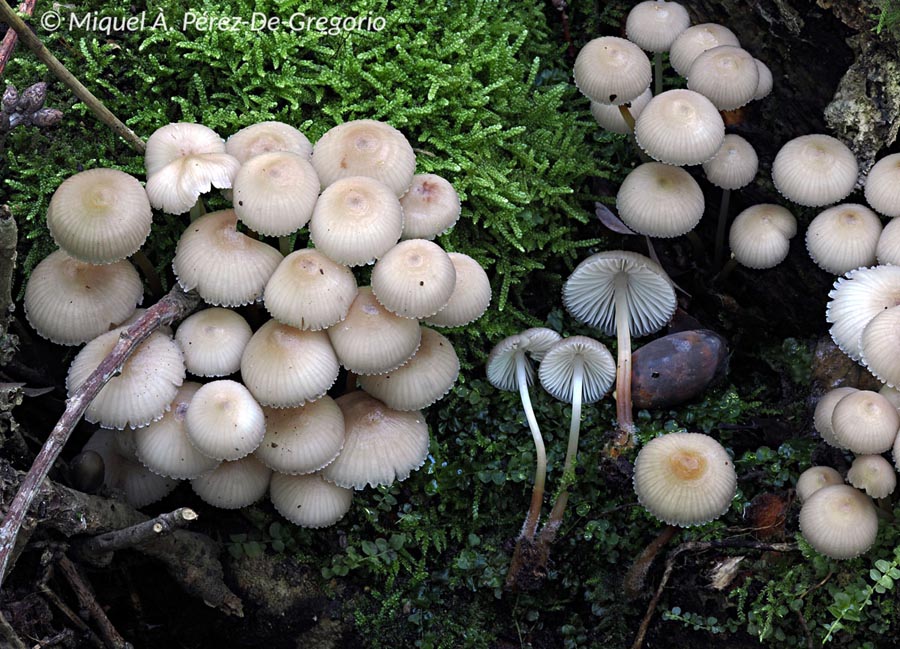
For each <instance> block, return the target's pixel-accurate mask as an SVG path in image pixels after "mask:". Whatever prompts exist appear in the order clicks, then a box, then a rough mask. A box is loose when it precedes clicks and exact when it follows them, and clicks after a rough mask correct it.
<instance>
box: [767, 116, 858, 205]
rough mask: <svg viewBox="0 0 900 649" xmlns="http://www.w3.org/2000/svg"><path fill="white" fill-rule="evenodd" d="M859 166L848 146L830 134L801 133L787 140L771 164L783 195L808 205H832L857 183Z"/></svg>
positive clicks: (800, 203) (773, 176) (775, 179)
mask: <svg viewBox="0 0 900 649" xmlns="http://www.w3.org/2000/svg"><path fill="white" fill-rule="evenodd" d="M858 174H859V167H858V165H857V163H856V156H855V155H853V152H852V151H851V150H850V149H849V148H847V145H846V144H844V143H843V142H841V141H840V140H838V139H835V138H833V137H831V136H830V135H823V134H821V133H816V134H813V135H801V136H800V137H797V138H794V139H793V140H790V141H789V142H787V143H786V144H785V145H784V146H783V147H781V149H779V151H778V154H777V155H776V156H775V161H774V162H773V163H772V181H773V182H774V183H775V188H776V189H777V190H778V191H779V192H780V193H781V195H782V196H784V197H785V198H787V199H788V200H791V201H794V202H795V203H798V204H799V205H806V206H807V207H821V206H824V205H831V204H832V203H837V202H838V201H840V200H842V199H844V198H846V197H847V195H848V194H849V193H850V192H852V191H853V187H854V186H855V185H856V180H857V176H858Z"/></svg>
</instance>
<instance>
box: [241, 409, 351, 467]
mask: <svg viewBox="0 0 900 649" xmlns="http://www.w3.org/2000/svg"><path fill="white" fill-rule="evenodd" d="M263 413H264V414H265V417H266V435H265V437H263V440H262V442H261V443H260V445H259V447H258V448H257V449H256V450H255V451H254V453H255V454H256V457H257V458H258V459H259V460H260V461H261V462H262V463H263V464H265V465H266V466H267V467H269V468H270V469H272V470H273V471H278V472H279V473H287V474H290V475H298V474H307V473H313V472H314V471H319V470H321V469H323V468H325V467H326V466H328V465H329V464H331V463H332V462H333V461H334V459H335V458H336V457H337V456H338V453H340V452H341V448H342V447H343V446H344V415H343V414H341V409H340V408H339V407H338V405H337V404H336V403H335V402H334V399H332V398H331V397H329V396H327V395H326V396H324V397H322V398H321V399H317V400H316V401H311V402H309V403H306V404H304V405H302V406H298V407H296V408H267V407H264V408H263Z"/></svg>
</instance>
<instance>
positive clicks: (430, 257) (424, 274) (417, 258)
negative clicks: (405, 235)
mask: <svg viewBox="0 0 900 649" xmlns="http://www.w3.org/2000/svg"><path fill="white" fill-rule="evenodd" d="M455 286H456V269H455V268H454V266H453V262H452V261H450V257H448V256H447V253H446V252H444V249H443V248H441V247H440V246H439V245H437V244H436V243H433V242H431V241H426V240H425V239H407V240H406V241H401V242H400V243H398V244H397V245H396V246H394V247H393V248H391V249H390V250H388V251H387V252H386V253H385V254H384V256H383V257H382V258H381V259H379V260H378V261H377V262H376V263H375V267H374V268H373V269H372V292H373V293H374V294H375V297H376V298H378V301H379V302H381V304H382V306H384V308H386V309H387V310H388V311H390V312H392V313H396V314H397V315H399V316H402V317H404V318H428V317H430V316H433V315H434V314H435V313H437V312H438V311H440V310H441V309H442V308H443V307H444V306H446V305H447V302H449V301H450V296H451V295H452V294H453V289H454V287H455Z"/></svg>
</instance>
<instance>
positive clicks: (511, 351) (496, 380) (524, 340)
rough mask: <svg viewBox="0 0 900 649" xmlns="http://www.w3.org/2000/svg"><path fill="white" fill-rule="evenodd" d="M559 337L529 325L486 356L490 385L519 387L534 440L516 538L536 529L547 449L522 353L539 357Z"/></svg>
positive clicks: (528, 364) (530, 535)
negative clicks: (526, 502) (530, 483)
mask: <svg viewBox="0 0 900 649" xmlns="http://www.w3.org/2000/svg"><path fill="white" fill-rule="evenodd" d="M559 339H560V335H559V334H558V333H556V332H555V331H553V330H552V329H544V328H536V329H528V330H526V331H524V332H522V333H520V334H517V335H515V336H509V337H508V338H504V339H503V340H501V341H500V342H499V343H497V344H496V345H495V346H494V349H492V350H491V353H490V355H489V356H488V361H487V366H486V368H485V369H486V371H487V378H488V381H490V383H491V385H493V386H494V387H495V388H497V389H499V390H509V391H515V390H518V391H519V397H520V398H521V400H522V408H524V410H525V419H526V420H527V421H528V427H529V429H531V438H532V440H533V441H534V448H535V456H536V468H535V472H534V489H533V490H532V492H531V506H530V508H529V510H528V514H527V515H526V517H525V523H524V524H523V525H522V532H521V533H520V534H519V539H520V540H521V539H527V540H528V541H531V540H532V539H533V538H534V535H535V532H536V530H537V524H538V520H539V519H540V516H541V503H542V501H543V499H544V482H545V481H546V478H547V451H546V449H545V448H544V438H543V437H542V436H541V429H540V427H539V426H538V423H537V418H536V417H535V416H534V408H533V407H532V405H531V395H530V394H529V393H528V386H529V385H530V384H531V383H532V382H533V381H534V369H533V368H532V366H531V362H530V361H529V360H528V358H526V356H525V354H526V353H527V354H529V355H531V356H532V357H535V356H536V358H535V360H538V361H540V360H541V359H542V358H543V357H544V355H545V354H546V353H547V351H548V350H549V349H550V347H551V346H552V345H553V343H555V342H556V341H558V340H559Z"/></svg>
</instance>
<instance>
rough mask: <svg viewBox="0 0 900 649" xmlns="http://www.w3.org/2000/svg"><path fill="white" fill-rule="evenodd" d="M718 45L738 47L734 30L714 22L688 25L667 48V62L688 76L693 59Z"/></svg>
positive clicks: (682, 74) (678, 71)
mask: <svg viewBox="0 0 900 649" xmlns="http://www.w3.org/2000/svg"><path fill="white" fill-rule="evenodd" d="M720 45H733V46H734V47H740V45H741V44H740V43H739V42H738V39H737V36H735V35H734V32H733V31H731V30H730V29H728V28H727V27H723V26H722V25H717V24H715V23H703V24H702V25H694V26H693V27H688V28H687V29H685V30H684V31H683V32H681V33H680V34H679V35H678V37H677V38H676V39H675V41H674V42H673V43H672V47H671V48H670V49H669V63H671V64H672V67H673V68H674V69H675V72H677V73H678V74H680V75H681V76H683V77H687V76H689V73H690V70H691V65H693V63H694V60H695V59H696V58H697V57H698V56H700V55H701V54H702V53H703V52H705V51H706V50H710V49H712V48H714V47H718V46H720Z"/></svg>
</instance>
